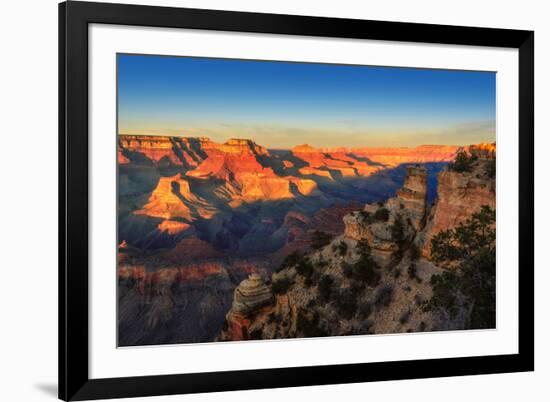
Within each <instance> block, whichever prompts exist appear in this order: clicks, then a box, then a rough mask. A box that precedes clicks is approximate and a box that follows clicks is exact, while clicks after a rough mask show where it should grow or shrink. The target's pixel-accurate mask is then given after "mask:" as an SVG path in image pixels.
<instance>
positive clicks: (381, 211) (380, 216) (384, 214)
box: [374, 207, 390, 222]
mask: <svg viewBox="0 0 550 402" xmlns="http://www.w3.org/2000/svg"><path fill="white" fill-rule="evenodd" d="M374 219H375V220H377V221H379V222H387V221H388V219H390V211H389V210H388V209H387V208H384V207H382V208H378V209H377V210H376V212H375V213H374Z"/></svg>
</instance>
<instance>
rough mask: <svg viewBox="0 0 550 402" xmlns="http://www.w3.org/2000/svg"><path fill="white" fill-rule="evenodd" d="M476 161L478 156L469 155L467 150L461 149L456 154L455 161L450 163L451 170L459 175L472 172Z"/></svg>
mask: <svg viewBox="0 0 550 402" xmlns="http://www.w3.org/2000/svg"><path fill="white" fill-rule="evenodd" d="M476 160H477V157H476V156H474V155H468V153H467V152H466V151H465V150H463V149H461V150H459V151H458V152H457V153H456V157H455V160H454V161H453V162H451V163H449V170H452V171H455V172H459V173H462V172H470V171H471V170H472V167H473V164H474V162H475V161H476Z"/></svg>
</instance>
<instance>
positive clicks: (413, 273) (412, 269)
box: [407, 262, 422, 283]
mask: <svg viewBox="0 0 550 402" xmlns="http://www.w3.org/2000/svg"><path fill="white" fill-rule="evenodd" d="M407 274H409V278H410V279H416V281H417V282H418V283H420V282H422V279H420V278H419V277H418V272H417V267H416V263H414V262H411V265H409V268H407Z"/></svg>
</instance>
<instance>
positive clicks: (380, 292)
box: [374, 285, 393, 308]
mask: <svg viewBox="0 0 550 402" xmlns="http://www.w3.org/2000/svg"><path fill="white" fill-rule="evenodd" d="M392 299H393V286H392V285H383V286H380V287H379V288H378V289H376V293H375V294H374V305H375V306H376V307H379V308H380V307H387V306H389V305H390V303H391V301H392Z"/></svg>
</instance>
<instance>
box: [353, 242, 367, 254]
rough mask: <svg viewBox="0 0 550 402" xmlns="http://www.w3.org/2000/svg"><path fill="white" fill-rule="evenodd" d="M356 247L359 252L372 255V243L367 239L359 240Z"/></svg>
mask: <svg viewBox="0 0 550 402" xmlns="http://www.w3.org/2000/svg"><path fill="white" fill-rule="evenodd" d="M356 247H357V251H358V252H359V254H364V255H370V245H369V242H368V241H367V240H366V239H362V240H359V241H358V242H357V246H356Z"/></svg>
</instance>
